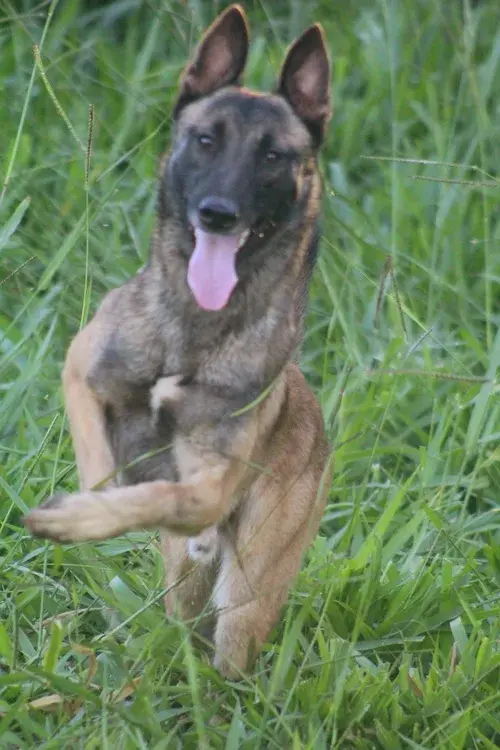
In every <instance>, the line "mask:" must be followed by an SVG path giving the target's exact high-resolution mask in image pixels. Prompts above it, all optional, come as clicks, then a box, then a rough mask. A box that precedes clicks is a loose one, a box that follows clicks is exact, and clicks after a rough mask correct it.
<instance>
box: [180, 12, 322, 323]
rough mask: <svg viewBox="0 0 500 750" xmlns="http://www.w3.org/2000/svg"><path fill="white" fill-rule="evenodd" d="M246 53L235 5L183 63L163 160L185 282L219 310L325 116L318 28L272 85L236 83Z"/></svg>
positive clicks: (289, 194)
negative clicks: (266, 90)
mask: <svg viewBox="0 0 500 750" xmlns="http://www.w3.org/2000/svg"><path fill="white" fill-rule="evenodd" d="M247 52H248V29H247V24H246V21H245V16H244V14H243V11H242V9H241V8H240V7H239V6H237V5H233V6H231V7H230V8H228V9H227V10H226V11H225V12H224V13H222V15H220V16H219V18H218V19H217V20H216V21H215V22H214V23H213V24H212V26H210V28H209V29H208V31H207V32H206V33H205V35H204V37H203V38H202V40H201V42H200V44H199V45H198V47H197V49H196V51H195V54H194V57H193V58H192V60H191V62H190V63H189V64H188V66H187V67H186V69H185V71H184V73H183V75H182V78H181V84H180V91H179V95H178V99H177V102H176V104H175V107H174V135H173V144H172V151H171V155H170V159H169V161H168V163H167V165H166V173H165V180H166V182H167V186H168V194H169V204H170V209H171V210H172V211H173V212H174V214H175V215H176V217H177V219H178V220H179V223H180V224H181V226H183V227H184V228H185V231H186V248H188V250H187V251H186V252H187V254H188V255H189V263H188V273H187V281H188V284H189V286H190V289H191V291H192V292H193V294H194V296H195V298H196V300H197V302H198V304H199V306H200V307H202V308H204V309H207V310H220V309H222V308H223V307H224V306H225V305H226V304H227V302H228V301H229V298H230V296H231V294H232V291H233V289H234V287H235V286H236V284H237V283H238V274H239V269H240V268H241V267H242V266H244V263H245V258H248V257H249V256H250V255H252V254H255V253H256V252H257V251H258V250H259V248H262V246H263V244H264V243H266V242H268V240H269V236H270V235H272V234H273V233H275V232H277V231H279V228H280V226H282V225H284V224H285V223H286V222H289V221H290V218H291V217H293V215H294V211H296V210H297V207H298V206H299V204H300V203H301V201H302V204H303V197H304V196H303V193H304V189H306V187H307V186H306V185H305V183H306V182H307V180H306V179H305V176H306V175H307V174H308V173H310V172H311V169H314V164H315V156H316V153H317V151H318V149H319V147H320V145H321V142H322V140H323V136H324V131H325V127H326V124H327V122H328V119H329V117H330V108H331V105H330V65H329V60H328V55H327V52H326V49H325V42H324V38H323V33H322V31H321V28H320V27H319V26H317V25H315V26H312V27H311V28H309V29H308V30H307V31H305V33H304V34H303V35H302V36H301V37H299V39H297V40H296V42H295V43H294V44H293V45H292V46H291V48H290V49H289V51H288V54H287V55H286V58H285V62H284V64H283V67H282V69H281V73H280V76H279V83H278V87H277V90H276V93H273V94H265V95H263V94H259V93H256V92H252V91H248V90H246V89H243V88H241V87H240V85H241V79H242V74H243V70H244V67H245V63H246V59H247Z"/></svg>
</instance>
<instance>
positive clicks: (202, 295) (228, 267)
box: [187, 229, 239, 310]
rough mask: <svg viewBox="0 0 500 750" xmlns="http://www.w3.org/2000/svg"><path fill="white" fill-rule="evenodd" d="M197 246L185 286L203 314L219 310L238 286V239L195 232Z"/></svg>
mask: <svg viewBox="0 0 500 750" xmlns="http://www.w3.org/2000/svg"><path fill="white" fill-rule="evenodd" d="M194 234H195V238H196V244H195V247H194V251H193V254H192V256H191V259H190V261H189V266H188V274H187V282H188V284H189V288H190V289H191V291H192V292H193V294H194V296H195V299H196V301H197V303H198V304H199V306H200V307H202V308H203V309H204V310H222V308H223V307H225V306H226V305H227V303H228V301H229V297H230V296H231V292H232V291H233V289H234V287H235V286H236V284H237V283H238V277H237V276H236V269H235V261H236V253H237V252H238V240H239V235H236V234H233V235H224V234H210V233H209V232H203V231H202V230H201V229H195V230H194Z"/></svg>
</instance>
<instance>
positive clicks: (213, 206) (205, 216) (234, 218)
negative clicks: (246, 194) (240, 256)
mask: <svg viewBox="0 0 500 750" xmlns="http://www.w3.org/2000/svg"><path fill="white" fill-rule="evenodd" d="M198 216H199V217H200V221H201V224H202V226H203V229H208V230H209V231H210V232H230V231H231V229H234V227H235V226H236V224H237V223H238V219H239V218H240V217H239V212H238V206H237V205H236V203H235V202H234V201H232V200H230V199H229V198H216V197H211V196H210V197H208V198H203V200H202V201H201V203H200V205H199V207H198Z"/></svg>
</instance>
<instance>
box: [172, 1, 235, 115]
mask: <svg viewBox="0 0 500 750" xmlns="http://www.w3.org/2000/svg"><path fill="white" fill-rule="evenodd" d="M248 42H249V35H248V27H247V22H246V19H245V13H244V11H243V8H241V6H239V5H231V6H230V7H229V8H227V9H226V10H225V11H224V12H223V13H221V15H220V16H219V17H218V18H216V19H215V21H214V22H213V24H212V25H211V26H209V28H208V29H207V31H206V32H205V34H204V36H203V38H202V40H201V42H200V43H199V44H198V47H197V48H196V50H195V53H194V56H193V58H192V60H191V61H190V62H189V63H188V65H187V67H186V68H185V70H184V72H183V74H182V77H181V83H180V91H179V96H178V98H177V102H176V104H175V106H174V112H173V114H174V118H175V117H177V115H178V114H179V112H180V111H181V109H182V108H183V107H185V106H186V104H190V102H193V101H195V100H196V99H199V98H201V97H202V96H208V95H209V94H213V93H214V91H217V90H218V89H220V88H222V87H223V86H231V85H233V86H234V85H239V84H240V83H241V76H242V73H243V70H244V68H245V63H246V61H247V54H248Z"/></svg>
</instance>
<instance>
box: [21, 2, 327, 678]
mask: <svg viewBox="0 0 500 750" xmlns="http://www.w3.org/2000/svg"><path fill="white" fill-rule="evenodd" d="M247 48H248V32H247V26H246V22H245V18H244V14H243V11H242V10H241V8H240V7H239V6H232V7H231V8H229V9H228V10H226V11H225V12H224V13H223V14H222V15H221V16H220V17H219V18H218V19H217V20H216V21H215V22H214V24H212V26H211V27H210V28H209V29H208V31H207V32H206V34H205V36H204V38H203V39H202V41H201V42H200V45H199V46H198V49H197V51H196V53H195V56H194V58H193V60H192V61H191V63H189V64H188V66H187V68H186V70H185V72H184V74H183V77H182V80H181V85H180V93H179V97H178V100H177V104H176V106H175V109H174V132H173V139H172V148H171V151H170V153H169V154H167V155H165V156H164V157H163V158H162V159H161V161H160V175H159V182H160V185H159V200H158V220H157V227H156V230H155V232H154V235H153V241H152V248H151V253H150V259H149V262H148V264H147V266H146V267H145V268H144V269H143V270H141V271H139V273H138V274H137V275H136V276H134V277H133V278H132V279H130V280H129V281H128V283H126V284H125V285H124V286H122V287H121V288H119V289H115V290H113V291H111V292H110V293H109V294H108V295H107V296H106V298H105V299H104V301H103V303H102V305H101V307H100V308H99V310H98V311H97V313H96V315H95V317H94V318H93V320H92V321H91V322H90V323H89V324H88V325H87V326H86V327H85V328H84V329H83V330H82V331H81V332H80V333H79V334H78V335H77V336H76V338H75V339H74V340H73V342H72V343H71V345H70V347H69V350H68V354H67V357H66V362H65V366H64V370H63V387H64V393H65V400H66V405H67V412H68V418H69V423H70V428H71V434H72V438H73V444H74V448H75V455H76V462H77V467H78V473H79V480H80V492H79V493H78V494H74V495H58V496H57V497H54V498H52V499H49V500H48V501H47V502H46V503H44V504H42V505H41V506H40V507H39V508H38V509H35V510H33V511H32V512H31V513H30V514H29V515H28V516H27V518H26V525H27V526H28V528H29V529H30V530H31V531H32V533H33V534H35V535H37V536H42V537H47V538H50V539H54V540H57V541H63V542H69V541H85V540H97V539H105V538H108V537H111V536H116V535H118V534H123V533H126V532H127V531H130V530H132V529H142V528H160V531H161V537H162V546H163V552H164V556H165V561H166V580H167V584H168V586H169V587H170V590H169V593H168V595H167V597H166V605H167V611H168V612H169V613H170V614H172V615H173V614H176V615H178V616H182V617H183V618H186V619H189V618H195V617H197V616H198V615H199V614H200V613H201V612H202V610H204V608H205V607H206V605H207V602H208V601H209V600H210V601H211V603H212V605H213V606H214V608H215V613H216V615H217V617H216V620H217V622H216V626H215V635H214V640H215V664H216V665H217V666H218V667H219V669H220V670H221V671H222V673H223V674H225V675H227V676H236V675H238V674H240V673H241V670H243V669H245V668H247V666H249V661H250V659H251V657H252V656H254V655H255V654H256V653H257V652H258V650H259V648H260V647H261V646H262V644H263V643H264V641H265V639H266V637H267V636H268V634H269V631H270V629H271V628H272V627H273V625H274V624H275V622H276V620H277V618H278V615H279V612H280V608H281V606H282V604H283V602H284V601H285V598H286V595H287V593H288V590H289V587H290V583H291V581H292V579H293V578H294V576H295V575H296V573H297V572H298V570H299V566H300V562H301V559H302V556H303V554H304V551H305V550H306V548H307V546H308V544H309V543H310V541H311V539H312V537H313V536H314V535H315V534H316V532H317V529H318V526H319V522H320V518H321V514H322V510H323V507H324V502H325V496H326V490H327V488H328V484H329V470H328V468H327V463H328V460H327V459H328V453H329V451H328V445H327V441H326V437H325V432H324V426H323V419H322V415H321V411H320V408H319V405H318V403H317V401H316V399H315V397H314V396H313V395H312V393H311V391H310V390H309V388H308V386H307V385H306V383H305V380H304V378H303V376H302V374H301V373H300V371H299V369H298V367H297V366H296V364H295V359H296V355H297V351H298V347H299V345H300V342H301V338H302V329H303V319H304V311H305V305H306V298H307V287H308V282H309V277H310V273H311V270H312V267H313V265H314V261H315V257H316V250H317V242H318V229H317V218H318V214H319V210H320V193H321V190H320V178H319V175H318V171H317V164H316V161H317V152H318V149H319V146H320V144H321V140H322V137H323V133H324V129H325V126H326V123H327V120H328V118H329V114H330V98H329V89H330V79H329V63H328V58H327V55H326V51H325V46H324V40H323V35H322V32H321V29H320V28H319V27H318V26H313V27H311V28H310V29H308V30H307V31H306V32H305V33H304V34H303V35H302V37H300V38H299V39H298V40H297V41H296V42H295V44H294V45H293V46H292V47H291V49H290V50H289V52H288V55H287V58H286V60H285V63H284V66H283V68H282V71H281V77H280V83H279V87H278V90H277V93H275V94H267V95H262V94H257V93H255V92H251V91H248V90H245V89H242V88H240V81H241V76H242V73H243V68H244V65H245V61H246V56H247ZM207 132H208V133H209V134H211V135H212V136H213V139H214V140H213V142H215V144H216V146H215V148H212V146H211V147H210V149H208V151H207V150H206V149H205V148H202V147H201V146H200V142H199V141H198V140H197V135H199V134H200V133H207ZM270 150H272V153H274V154H276V152H278V154H279V157H278V158H274V157H273V156H272V154H271V155H269V151H270ZM213 193H216V194H217V195H222V196H231V198H232V199H233V200H235V201H236V202H237V204H238V207H239V214H240V217H241V225H242V227H252V233H251V236H250V239H249V240H248V242H247V243H246V245H245V246H244V247H243V248H242V249H241V250H240V252H239V253H238V256H237V272H238V277H239V283H238V285H237V287H236V288H235V290H234V292H233V294H232V296H231V298H230V300H229V303H228V304H227V306H226V307H225V308H224V309H222V310H221V311H219V312H206V311H204V310H202V309H200V308H199V307H198V306H197V304H196V302H195V300H194V298H193V295H192V293H191V291H190V289H189V288H188V286H187V283H186V269H187V263H188V261H189V257H190V253H191V252H192V236H191V231H190V226H189V216H190V215H192V212H193V211H195V210H196V207H197V205H198V203H199V201H200V199H201V198H203V197H204V196H206V195H207V194H213ZM266 389H269V393H268V395H267V396H266V397H265V398H263V399H261V400H260V401H259V400H258V397H259V395H260V394H262V393H263V392H264V391H265V390H266ZM255 399H257V400H258V402H257V403H256V404H255V405H253V407H252V408H249V409H245V408H244V407H246V406H248V405H249V404H251V403H252V402H253V401H254V400H255ZM235 412H237V414H236V415H235V414H234V413H235ZM238 412H239V413H238ZM168 445H171V446H172V447H171V450H163V451H160V452H158V449H161V448H162V447H165V446H168ZM151 451H152V452H154V451H157V453H156V455H154V456H150V457H148V458H146V459H144V460H137V459H139V457H140V456H142V455H143V454H145V453H148V452H151ZM133 461H135V463H134V465H133V466H132V467H130V466H129V467H128V468H127V464H130V463H131V462H133ZM98 484H99V487H98V488H97V489H94V490H93V489H92V488H94V487H95V486H96V485H98ZM188 573H189V575H187V574H188ZM179 579H182V580H181V582H179Z"/></svg>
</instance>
